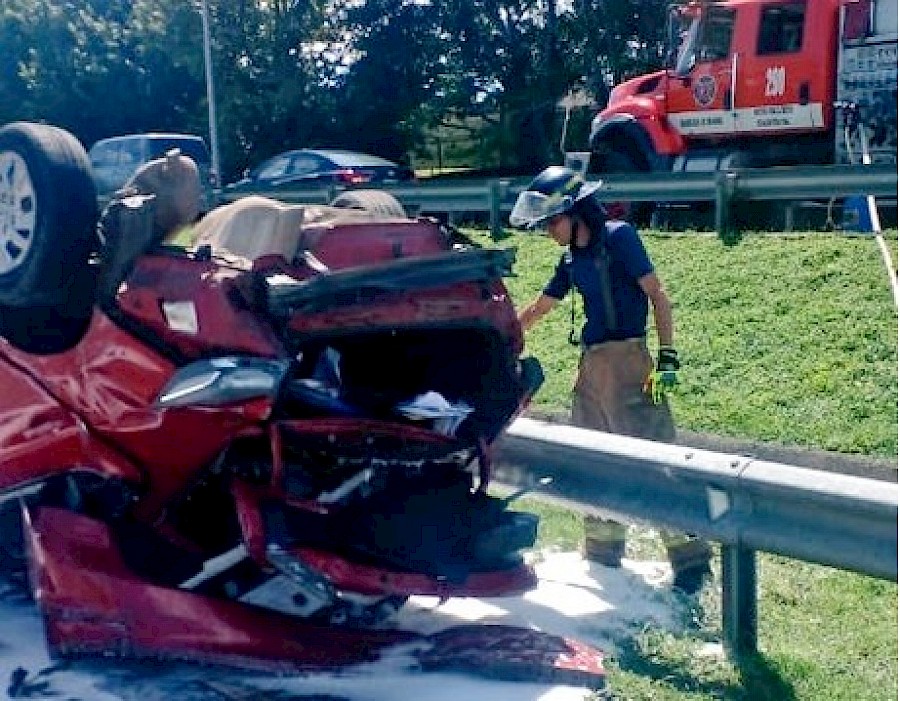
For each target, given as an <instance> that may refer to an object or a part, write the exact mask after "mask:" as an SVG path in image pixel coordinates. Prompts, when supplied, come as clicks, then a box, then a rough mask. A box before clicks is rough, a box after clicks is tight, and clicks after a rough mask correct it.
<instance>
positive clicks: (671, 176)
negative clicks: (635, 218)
mask: <svg viewBox="0 0 900 701" xmlns="http://www.w3.org/2000/svg"><path fill="white" fill-rule="evenodd" d="M529 180H530V178H527V177H524V178H501V179H485V178H473V179H454V180H452V181H445V182H432V183H429V182H427V181H425V182H422V183H420V184H417V185H387V186H379V189H383V190H385V191H387V192H390V193H391V194H393V195H394V196H395V197H396V198H397V199H398V200H399V201H400V202H401V204H403V206H404V207H405V208H406V209H407V210H408V211H410V212H413V213H428V214H447V215H450V216H451V217H452V216H454V215H459V214H463V213H478V214H482V215H485V214H486V215H488V217H489V219H490V226H491V231H492V233H494V234H498V233H499V232H500V231H501V230H502V229H503V227H504V226H506V217H507V216H508V214H509V212H510V211H511V210H512V207H513V204H514V203H515V200H516V197H517V196H518V194H519V193H520V192H521V191H522V190H523V189H524V188H525V187H527V184H528V182H529ZM897 185H898V177H897V166H896V165H894V164H875V165H869V166H864V165H832V166H802V167H779V168H758V169H740V170H724V171H715V172H702V173H701V172H698V173H691V172H684V173H653V174H651V173H629V174H609V175H607V176H604V177H603V185H602V186H601V188H600V190H599V192H600V196H601V197H602V198H603V199H607V200H610V201H616V200H620V201H628V202H714V203H715V206H716V228H717V229H718V230H719V233H720V234H724V233H725V232H726V231H727V230H728V229H729V228H730V227H731V226H732V224H731V221H732V217H731V213H732V210H733V209H734V205H735V203H737V202H741V201H770V200H780V201H799V200H807V199H828V198H831V197H849V196H852V195H860V194H863V195H874V196H875V197H884V198H896V197H897ZM342 190H343V188H337V187H328V188H313V189H303V188H292V189H279V190H278V191H263V190H260V191H258V192H254V193H241V194H232V193H228V192H227V191H223V193H222V194H221V199H222V201H224V202H227V201H230V200H234V199H238V198H239V197H242V196H245V195H247V194H260V195H266V196H269V197H273V198H275V199H279V200H282V201H284V202H294V203H300V204H302V203H309V204H327V203H328V202H330V201H331V200H333V199H334V197H335V196H336V195H337V194H338V193H339V192H341V191H342Z"/></svg>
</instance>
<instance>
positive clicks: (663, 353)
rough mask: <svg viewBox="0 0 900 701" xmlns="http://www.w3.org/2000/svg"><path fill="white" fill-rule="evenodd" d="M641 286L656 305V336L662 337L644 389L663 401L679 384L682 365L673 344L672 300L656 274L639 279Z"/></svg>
mask: <svg viewBox="0 0 900 701" xmlns="http://www.w3.org/2000/svg"><path fill="white" fill-rule="evenodd" d="M638 284H639V285H640V286H641V289H642V290H643V291H644V292H645V293H646V294H647V297H648V298H649V299H650V304H651V305H652V306H653V318H654V320H655V321H656V335H657V337H658V338H659V352H658V355H657V357H656V367H655V368H654V369H653V370H652V371H651V372H650V375H649V376H648V377H647V379H646V381H645V382H644V391H645V392H646V393H647V395H648V396H649V397H650V399H651V401H653V402H654V403H657V404H658V403H660V402H662V401H663V400H664V399H665V397H666V393H667V392H668V391H670V390H671V389H673V388H674V387H675V385H676V384H677V383H678V378H677V375H676V373H677V371H678V369H679V368H680V367H681V363H680V362H679V360H678V351H676V350H675V346H674V345H673V341H674V324H673V322H672V303H671V302H670V301H669V296H668V295H667V294H666V291H665V289H663V286H662V283H661V282H660V281H659V278H658V277H657V276H656V274H655V273H648V274H647V275H644V276H643V277H641V278H640V279H639V280H638Z"/></svg>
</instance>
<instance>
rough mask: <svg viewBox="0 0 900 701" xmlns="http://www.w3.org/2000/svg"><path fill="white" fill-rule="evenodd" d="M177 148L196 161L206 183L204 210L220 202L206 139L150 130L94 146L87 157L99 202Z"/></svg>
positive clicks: (204, 183) (98, 142) (97, 143)
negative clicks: (140, 168)
mask: <svg viewBox="0 0 900 701" xmlns="http://www.w3.org/2000/svg"><path fill="white" fill-rule="evenodd" d="M174 148H177V149H179V150H180V151H181V153H182V154H184V155H185V156H188V157H190V158H191V159H192V160H193V161H194V162H195V163H196V164H197V167H198V168H199V169H200V180H201V183H202V185H203V202H202V207H201V208H202V209H203V211H209V210H210V209H212V208H213V207H214V206H215V205H216V203H217V196H216V190H217V188H218V184H219V182H218V175H217V174H216V173H214V172H213V170H212V165H211V159H210V155H209V149H208V148H207V146H206V141H204V139H203V137H201V136H195V135H193V134H169V133H154V132H150V133H146V134H127V135H123V136H113V137H110V138H108V139H101V140H100V141H97V142H96V143H95V144H94V145H93V146H91V148H90V151H88V156H89V157H90V159H91V168H92V169H93V172H94V183H95V184H96V187H97V196H98V197H99V198H100V201H101V202H105V201H106V200H108V199H109V198H110V197H111V196H112V194H113V193H114V192H115V191H116V190H119V189H120V188H121V187H122V186H123V185H124V184H125V183H126V182H127V181H128V179H129V178H130V177H131V175H132V174H133V173H134V171H135V170H137V169H138V168H139V167H140V166H142V165H144V164H145V163H147V162H148V161H152V160H153V159H155V158H159V157H160V156H162V155H164V154H165V153H166V152H167V151H170V150H171V149H174Z"/></svg>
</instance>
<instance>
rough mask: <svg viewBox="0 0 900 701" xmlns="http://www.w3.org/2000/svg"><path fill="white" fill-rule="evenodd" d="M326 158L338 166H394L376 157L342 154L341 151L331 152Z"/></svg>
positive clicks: (360, 154)
mask: <svg viewBox="0 0 900 701" xmlns="http://www.w3.org/2000/svg"><path fill="white" fill-rule="evenodd" d="M328 158H329V160H331V161H332V162H333V163H335V164H337V165H339V166H393V165H396V164H394V163H391V161H388V160H385V159H384V158H379V157H378V156H369V155H367V154H365V153H344V152H341V151H333V152H329V153H328Z"/></svg>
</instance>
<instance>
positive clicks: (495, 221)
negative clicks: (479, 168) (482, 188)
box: [488, 180, 508, 239]
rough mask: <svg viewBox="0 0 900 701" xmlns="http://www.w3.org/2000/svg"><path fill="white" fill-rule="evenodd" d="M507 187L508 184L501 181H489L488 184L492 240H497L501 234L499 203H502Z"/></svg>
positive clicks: (501, 224) (501, 223)
mask: <svg viewBox="0 0 900 701" xmlns="http://www.w3.org/2000/svg"><path fill="white" fill-rule="evenodd" d="M507 185H508V183H507V182H505V181H503V180H491V181H490V183H488V191H489V197H490V217H491V238H492V239H497V238H499V236H500V234H501V233H503V221H502V213H501V211H500V203H501V202H503V198H504V197H505V196H506V188H507Z"/></svg>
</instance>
